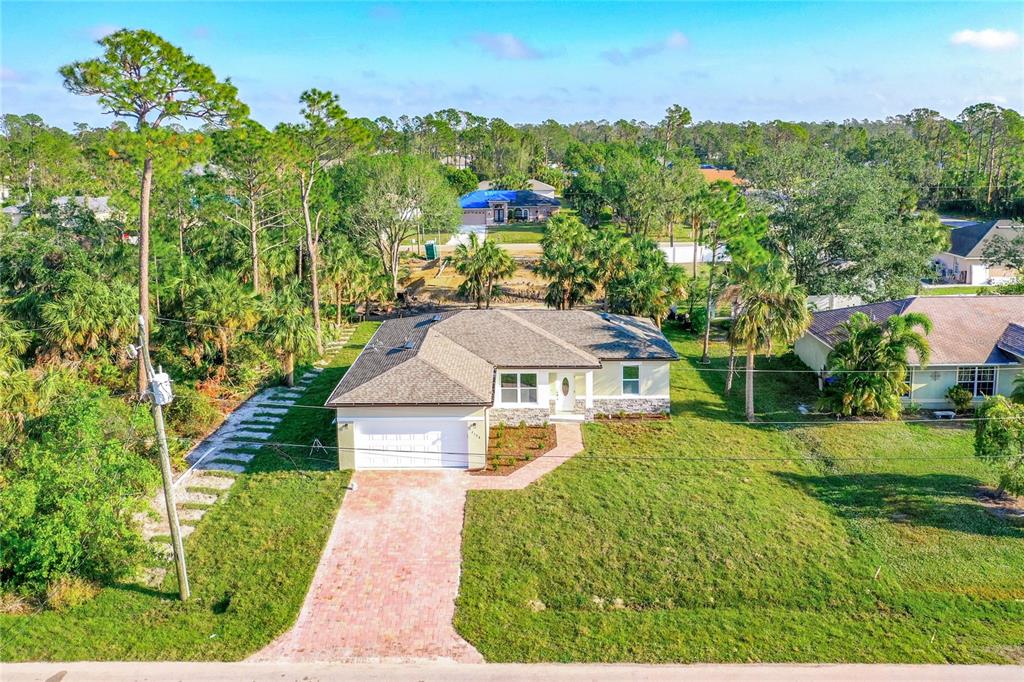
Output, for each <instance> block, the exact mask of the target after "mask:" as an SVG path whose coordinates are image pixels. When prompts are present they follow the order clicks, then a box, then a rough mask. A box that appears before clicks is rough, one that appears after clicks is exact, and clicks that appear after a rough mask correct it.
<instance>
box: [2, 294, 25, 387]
mask: <svg viewBox="0 0 1024 682" xmlns="http://www.w3.org/2000/svg"><path fill="white" fill-rule="evenodd" d="M31 340H32V336H31V334H30V332H28V331H25V330H24V329H22V328H21V325H20V324H18V322H17V321H15V320H12V319H10V317H8V315H7V311H6V310H5V309H4V308H3V307H2V305H0V376H2V375H4V374H10V373H13V372H16V371H17V370H19V369H21V355H22V353H24V352H25V351H26V350H28V347H29V343H30V342H31Z"/></svg>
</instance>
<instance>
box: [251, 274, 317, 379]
mask: <svg viewBox="0 0 1024 682" xmlns="http://www.w3.org/2000/svg"><path fill="white" fill-rule="evenodd" d="M262 331H263V333H264V334H265V337H264V338H265V339H266V342H267V345H268V346H269V348H270V349H271V350H272V351H273V352H275V353H277V354H279V355H280V356H281V359H282V364H283V369H284V376H285V384H286V385H288V386H294V385H295V357H296V356H297V355H306V354H308V353H312V352H313V351H314V350H316V328H315V327H314V326H313V323H312V316H311V313H310V310H309V308H307V307H306V306H305V304H304V303H303V300H302V296H301V294H300V293H299V288H298V285H297V284H293V285H291V286H289V287H287V288H285V289H281V290H280V291H278V292H277V293H275V294H274V296H273V298H272V299H271V302H270V305H269V306H268V309H267V311H266V314H265V316H264V322H263V329H262Z"/></svg>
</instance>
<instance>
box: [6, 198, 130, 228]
mask: <svg viewBox="0 0 1024 682" xmlns="http://www.w3.org/2000/svg"><path fill="white" fill-rule="evenodd" d="M51 203H52V205H53V206H57V207H60V208H64V207H65V206H67V205H68V204H70V203H74V204H75V205H76V206H79V207H81V208H84V209H86V210H88V211H90V212H91V213H92V214H93V216H95V217H96V220H101V221H102V220H109V219H110V218H111V217H113V215H114V210H115V209H114V208H113V207H112V206H111V205H110V197H85V196H63V197H54V199H53V201H52V202H51ZM2 211H3V213H5V214H6V215H7V216H9V217H10V220H11V225H12V226H17V225H18V223H20V222H21V221H22V220H24V219H25V218H27V217H28V216H29V215H31V212H30V211H29V208H28V204H27V203H22V204H19V205H17V206H4V207H3V209H2Z"/></svg>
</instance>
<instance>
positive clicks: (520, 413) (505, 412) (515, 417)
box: [487, 407, 551, 426]
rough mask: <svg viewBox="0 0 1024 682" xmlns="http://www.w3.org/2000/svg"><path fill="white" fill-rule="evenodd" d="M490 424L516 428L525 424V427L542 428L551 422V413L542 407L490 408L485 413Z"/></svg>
mask: <svg viewBox="0 0 1024 682" xmlns="http://www.w3.org/2000/svg"><path fill="white" fill-rule="evenodd" d="M487 415H488V417H489V418H490V422H491V424H508V425H509V426H518V425H519V423H520V422H526V425H527V426H543V425H544V424H545V423H547V422H549V421H551V412H550V411H548V409H547V408H544V407H492V408H491V409H490V410H488V412H487Z"/></svg>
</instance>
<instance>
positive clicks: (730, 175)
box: [700, 164, 750, 187]
mask: <svg viewBox="0 0 1024 682" xmlns="http://www.w3.org/2000/svg"><path fill="white" fill-rule="evenodd" d="M700 174H701V175H702V176H704V180H705V182H707V183H708V184H711V183H712V182H718V181H719V180H725V181H726V182H731V183H732V184H734V185H737V186H739V187H746V186H747V185H749V184H750V183H749V182H747V181H746V180H744V179H743V178H740V177H737V176H736V171H734V170H730V169H728V168H717V167H715V166H710V165H708V164H704V165H702V166H701V167H700Z"/></svg>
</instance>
